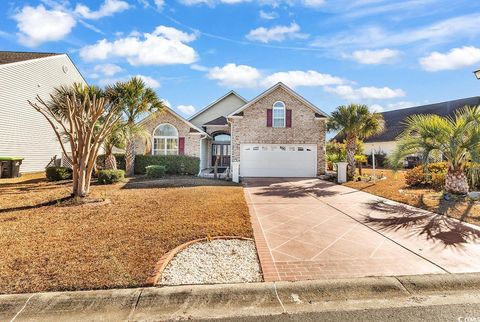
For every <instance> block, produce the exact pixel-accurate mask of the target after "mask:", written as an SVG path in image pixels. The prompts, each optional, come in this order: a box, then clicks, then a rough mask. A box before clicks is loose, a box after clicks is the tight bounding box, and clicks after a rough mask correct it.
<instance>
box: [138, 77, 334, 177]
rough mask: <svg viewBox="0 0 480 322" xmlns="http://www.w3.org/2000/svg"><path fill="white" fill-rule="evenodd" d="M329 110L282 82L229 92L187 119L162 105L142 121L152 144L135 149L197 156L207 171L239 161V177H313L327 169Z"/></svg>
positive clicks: (202, 167)
mask: <svg viewBox="0 0 480 322" xmlns="http://www.w3.org/2000/svg"><path fill="white" fill-rule="evenodd" d="M326 120H327V115H326V114H325V113H324V112H322V111H321V110H319V109H318V108H317V107H315V106H314V105H313V104H312V103H310V102H308V101H307V100H305V99H304V98H303V97H301V96H300V95H299V94H297V93H296V92H294V91H293V90H291V89H290V88H288V87H287V86H285V85H284V84H282V83H278V84H276V85H274V86H272V87H271V88H270V89H268V90H266V91H265V92H263V93H262V94H260V95H259V96H257V97H256V98H254V99H252V100H251V101H247V100H245V99H244V98H243V97H241V96H240V95H238V94H237V93H235V92H234V91H231V92H228V93H227V94H226V95H224V96H222V97H221V98H219V99H218V100H216V101H215V102H213V103H212V104H210V105H208V106H207V107H205V108H204V109H202V110H201V111H200V112H198V113H197V114H195V115H193V116H192V117H191V118H190V119H189V120H188V121H187V120H185V119H183V118H182V117H181V116H179V115H178V114H177V113H175V112H174V111H173V110H171V109H169V108H166V109H164V110H163V111H161V112H157V113H155V114H152V115H151V116H149V117H148V118H146V119H145V120H143V121H142V122H141V124H143V125H144V126H145V127H146V128H147V130H148V131H149V132H150V133H151V135H152V144H151V145H152V148H151V149H150V150H147V151H145V145H144V144H143V143H142V142H141V141H138V142H137V146H136V152H137V153H144V152H147V153H151V154H160V155H168V154H185V155H191V156H197V157H199V158H200V168H201V169H200V170H201V173H202V174H203V175H209V174H211V172H212V171H213V168H214V167H215V165H216V166H217V167H218V168H220V172H223V173H228V172H229V171H230V169H231V166H232V162H239V166H240V176H242V177H314V176H316V175H318V174H323V173H324V172H325V131H326Z"/></svg>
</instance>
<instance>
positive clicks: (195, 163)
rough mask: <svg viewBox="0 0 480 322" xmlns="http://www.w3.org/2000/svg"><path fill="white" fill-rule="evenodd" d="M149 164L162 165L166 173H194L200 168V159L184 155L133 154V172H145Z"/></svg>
mask: <svg viewBox="0 0 480 322" xmlns="http://www.w3.org/2000/svg"><path fill="white" fill-rule="evenodd" d="M149 165H162V166H165V168H166V173H167V174H190V175H196V174H197V173H198V170H199V168H200V159H199V158H197V157H191V156H186V155H137V156H135V173H136V174H145V173H146V170H145V168H146V167H147V166H149Z"/></svg>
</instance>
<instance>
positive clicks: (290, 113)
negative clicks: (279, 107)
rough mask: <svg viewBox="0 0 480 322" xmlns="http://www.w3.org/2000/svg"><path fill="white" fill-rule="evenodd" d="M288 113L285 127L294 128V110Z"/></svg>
mask: <svg viewBox="0 0 480 322" xmlns="http://www.w3.org/2000/svg"><path fill="white" fill-rule="evenodd" d="M286 113H287V115H286V116H287V118H286V120H285V127H292V110H286Z"/></svg>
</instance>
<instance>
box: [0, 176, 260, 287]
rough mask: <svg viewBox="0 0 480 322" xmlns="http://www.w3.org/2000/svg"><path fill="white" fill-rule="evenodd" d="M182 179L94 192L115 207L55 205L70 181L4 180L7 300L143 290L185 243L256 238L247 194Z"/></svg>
mask: <svg viewBox="0 0 480 322" xmlns="http://www.w3.org/2000/svg"><path fill="white" fill-rule="evenodd" d="M179 180H181V179H180V178H174V180H171V181H170V183H172V182H173V184H171V185H173V186H186V187H175V188H171V187H169V188H164V187H161V186H163V185H166V184H167V183H168V182H163V183H162V184H161V186H155V185H152V184H151V183H150V184H148V185H141V184H138V183H136V184H133V185H132V184H124V183H122V184H117V185H113V186H94V187H93V189H92V196H93V197H95V198H106V199H108V200H110V201H111V202H110V203H109V204H102V205H98V204H97V205H81V206H79V205H77V206H72V205H69V206H66V205H65V203H59V202H56V201H55V200H57V199H59V198H62V197H66V196H68V194H69V192H70V185H69V183H68V182H62V183H50V182H46V181H45V180H44V179H43V178H42V177H41V175H33V176H26V177H22V178H21V179H14V180H2V181H0V249H1V252H2V255H1V260H0V293H21V292H38V291H60V290H82V289H101V288H116V287H133V286H142V285H144V283H145V280H146V279H147V277H148V276H149V274H150V273H151V272H152V270H153V268H154V266H155V263H156V262H157V261H158V260H159V259H160V257H162V255H164V254H165V253H166V252H168V251H169V250H171V249H173V248H174V247H176V246H178V245H180V244H182V243H184V242H187V241H190V240H193V239H196V238H203V237H207V236H217V235H236V236H243V237H252V228H251V224H250V217H249V215H248V209H247V206H246V203H245V199H244V196H243V191H242V188H241V187H239V186H216V183H217V182H216V181H212V180H194V181H193V182H192V181H191V180H190V181H189V180H186V179H183V180H184V181H182V182H181V183H179V182H180V181H179ZM48 203H50V204H49V205H45V204H48ZM42 204H43V206H39V205H42Z"/></svg>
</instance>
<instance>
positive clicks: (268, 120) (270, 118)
mask: <svg viewBox="0 0 480 322" xmlns="http://www.w3.org/2000/svg"><path fill="white" fill-rule="evenodd" d="M267 127H272V109H271V108H269V109H267Z"/></svg>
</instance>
